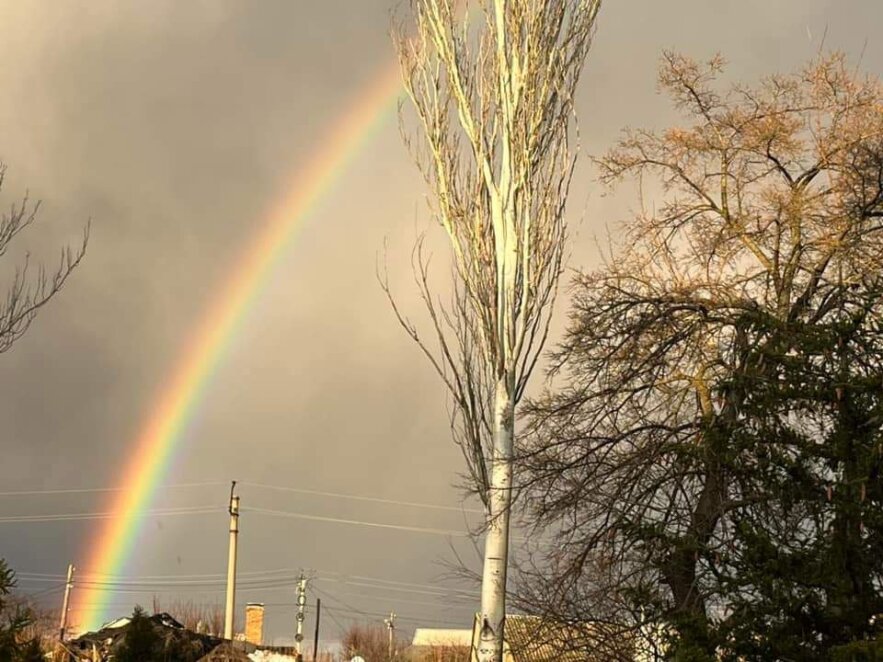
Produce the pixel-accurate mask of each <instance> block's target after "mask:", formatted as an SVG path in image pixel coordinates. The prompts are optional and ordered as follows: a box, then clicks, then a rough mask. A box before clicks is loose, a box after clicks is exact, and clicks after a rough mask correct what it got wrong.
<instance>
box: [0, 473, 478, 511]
mask: <svg viewBox="0 0 883 662" xmlns="http://www.w3.org/2000/svg"><path fill="white" fill-rule="evenodd" d="M239 484H240V485H244V486H248V487H254V488H258V489H264V490H272V491H276V492H293V493H296V494H307V495H311V496H321V497H329V498H333V499H349V500H352V501H363V502H367V503H379V504H384V505H390V506H403V507H407V508H425V509H429V510H441V511H449V512H456V513H471V514H477V515H483V514H484V511H483V510H481V509H476V508H464V507H457V506H444V505H441V504H435V503H423V502H419V501H406V500H401V499H387V498H383V497H374V496H368V495H363V494H345V493H342V492H330V491H327V490H311V489H307V488H302V487H288V486H285V485H271V484H268V483H252V482H248V481H243V482H240V483H239ZM220 485H226V483H223V482H221V481H204V482H192V483H168V484H165V485H163V486H162V487H163V488H164V489H173V488H194V487H218V486H220ZM126 489H127V488H125V487H74V488H63V489H41V490H8V491H3V492H0V497H22V496H43V495H62V494H94V493H104V492H121V491H124V490H126Z"/></svg>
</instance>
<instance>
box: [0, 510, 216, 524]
mask: <svg viewBox="0 0 883 662" xmlns="http://www.w3.org/2000/svg"><path fill="white" fill-rule="evenodd" d="M217 512H223V508H218V507H217V506H182V507H178V508H161V509H156V510H141V511H135V512H131V513H129V512H126V513H119V512H114V511H110V510H107V511H99V512H81V513H54V514H46V515H5V516H0V524H27V523H33V522H75V521H80V520H92V519H113V518H115V517H123V516H125V517H160V516H162V517H165V516H174V515H207V514H210V513H217Z"/></svg>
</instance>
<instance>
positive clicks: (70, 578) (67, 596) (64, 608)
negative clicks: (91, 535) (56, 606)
mask: <svg viewBox="0 0 883 662" xmlns="http://www.w3.org/2000/svg"><path fill="white" fill-rule="evenodd" d="M73 587H74V566H73V564H72V563H69V564H68V566H67V583H66V584H65V587H64V600H63V601H62V603H61V622H60V623H59V626H58V641H59V642H61V643H63V642H64V634H65V630H67V612H68V608H69V607H70V601H71V589H72V588H73Z"/></svg>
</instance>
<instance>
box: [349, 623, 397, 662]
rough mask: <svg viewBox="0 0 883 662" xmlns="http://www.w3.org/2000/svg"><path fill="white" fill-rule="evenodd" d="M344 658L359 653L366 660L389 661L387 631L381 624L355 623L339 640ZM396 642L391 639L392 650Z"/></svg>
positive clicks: (395, 646)
mask: <svg viewBox="0 0 883 662" xmlns="http://www.w3.org/2000/svg"><path fill="white" fill-rule="evenodd" d="M340 645H341V648H342V649H343V654H344V657H345V659H347V660H349V659H351V658H352V657H353V656H355V655H359V656H361V657H363V658H365V659H366V660H386V661H389V660H390V659H391V658H390V656H389V632H388V630H387V629H386V628H385V627H384V626H382V625H376V624H359V623H356V624H354V625H352V626H350V628H349V629H348V630H347V631H346V632H345V633H344V635H343V639H342V640H341V642H340ZM397 649H398V642H397V641H396V640H395V639H393V651H396V650H397Z"/></svg>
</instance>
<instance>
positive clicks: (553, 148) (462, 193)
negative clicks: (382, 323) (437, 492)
mask: <svg viewBox="0 0 883 662" xmlns="http://www.w3.org/2000/svg"><path fill="white" fill-rule="evenodd" d="M478 4H479V5H480V9H481V12H480V13H479V14H478V15H477V20H476V21H475V22H473V21H472V20H471V19H470V15H469V13H468V12H464V11H463V10H462V9H461V8H460V7H459V5H460V3H458V2H455V0H412V2H411V8H412V12H413V21H414V30H413V33H410V32H406V31H405V30H402V31H400V32H399V33H398V37H397V41H396V43H397V47H398V52H399V57H400V61H401V65H402V72H403V77H404V83H405V87H406V89H407V92H408V95H409V97H410V99H411V101H412V105H413V108H414V111H415V112H416V116H417V120H418V123H419V126H420V137H421V139H420V141H419V142H418V143H417V144H412V147H413V148H414V151H415V153H416V156H417V159H418V163H419V164H420V166H421V168H422V170H423V173H424V175H425V178H426V181H427V183H428V185H429V187H430V190H431V191H432V198H433V203H434V204H433V211H434V214H435V216H436V218H437V220H438V222H439V224H440V225H441V226H442V228H443V229H444V230H445V232H446V234H447V236H448V238H449V240H450V245H451V249H452V252H453V291H454V294H453V297H452V299H451V301H450V303H449V304H448V305H444V304H441V303H439V302H438V301H437V300H436V298H435V297H434V296H433V294H432V292H431V290H430V287H429V281H428V269H427V261H426V260H425V259H424V254H423V251H422V248H421V247H420V246H418V248H417V250H416V269H415V272H416V275H417V282H418V287H419V290H420V292H421V295H422V297H423V300H424V303H425V304H426V307H427V309H428V311H429V314H430V317H431V320H432V323H433V327H434V328H433V333H434V336H435V340H436V341H437V346H436V347H430V346H429V345H428V344H426V343H424V342H423V341H422V339H421V338H420V336H419V335H418V332H417V329H416V327H415V326H414V325H413V324H412V323H411V322H410V321H408V320H407V319H406V318H405V317H404V316H403V315H402V314H401V313H400V312H399V310H398V309H397V308H396V314H397V315H398V318H399V321H400V322H401V323H402V325H403V326H404V327H405V329H406V330H407V332H408V333H409V335H410V336H411V337H412V338H413V339H414V340H415V341H416V342H417V343H419V344H420V346H421V347H422V349H423V351H424V352H425V353H426V355H427V356H428V357H429V359H430V361H431V362H432V365H433V366H434V368H435V370H436V371H437V372H438V373H439V375H440V376H441V378H442V379H443V380H444V383H445V384H446V385H447V387H448V390H449V393H450V396H451V398H452V400H453V405H454V406H453V413H452V428H453V431H454V437H455V440H456V441H457V442H458V443H459V444H460V447H461V448H462V450H463V454H464V456H465V458H466V463H467V467H468V472H469V475H470V477H471V479H472V481H473V483H474V486H475V488H476V490H477V492H478V494H479V495H480V497H481V498H482V500H483V501H484V504H485V506H486V510H487V532H486V540H485V555H484V571H483V576H482V600H481V604H482V606H481V615H482V618H481V623H482V627H481V633H482V635H481V642H482V643H481V646H480V649H481V650H480V653H479V658H480V659H481V660H500V659H501V656H502V641H503V626H504V619H505V596H506V572H507V563H508V544H509V511H510V504H511V498H512V457H513V449H514V440H515V407H516V405H517V404H518V402H519V400H520V399H521V397H522V395H523V393H524V389H525V386H526V384H527V381H528V379H529V377H530V374H531V371H532V369H533V367H534V365H535V364H536V361H537V358H538V356H539V354H540V351H541V349H542V347H543V343H544V342H545V339H546V336H547V333H548V328H549V319H550V314H551V309H552V304H553V302H554V299H555V295H556V292H557V286H558V278H559V275H560V273H561V265H562V259H563V251H564V243H565V236H566V226H565V220H564V208H565V203H566V200H567V192H568V189H569V185H570V180H571V175H572V172H573V165H574V157H573V153H572V151H571V149H570V145H569V142H570V140H569V139H570V135H569V134H570V129H571V125H572V119H573V111H574V108H573V104H574V91H575V88H576V85H577V81H578V79H579V75H580V72H581V70H582V65H583V62H584V60H585V57H586V55H587V53H588V49H589V46H590V43H591V37H592V34H593V27H594V24H595V18H596V16H597V13H598V9H599V5H600V1H599V0H494V1H490V0H485V1H483V2H480V3H478ZM388 292H389V290H388V287H387V293H388ZM390 301H392V297H390ZM393 307H394V308H395V303H394V302H393Z"/></svg>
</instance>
